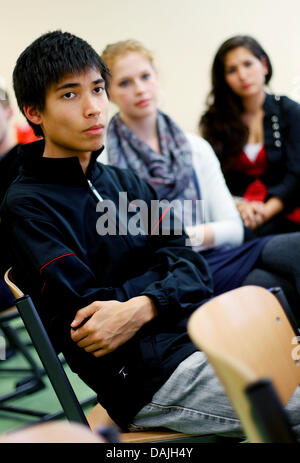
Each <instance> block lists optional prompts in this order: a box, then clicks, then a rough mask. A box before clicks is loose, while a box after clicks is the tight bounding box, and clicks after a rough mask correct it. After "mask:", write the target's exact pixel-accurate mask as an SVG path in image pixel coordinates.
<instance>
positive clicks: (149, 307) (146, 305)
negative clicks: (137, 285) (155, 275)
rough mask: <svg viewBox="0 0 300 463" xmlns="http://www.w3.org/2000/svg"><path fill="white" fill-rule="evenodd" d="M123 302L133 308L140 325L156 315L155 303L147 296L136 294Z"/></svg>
mask: <svg viewBox="0 0 300 463" xmlns="http://www.w3.org/2000/svg"><path fill="white" fill-rule="evenodd" d="M125 304H129V305H130V306H131V307H132V308H133V310H134V311H135V315H136V317H137V319H138V321H139V323H140V325H141V326H142V325H144V324H145V323H148V322H150V321H151V320H153V318H155V317H156V315H157V310H156V307H155V304H154V302H153V300H152V299H151V298H150V297H149V296H136V297H133V298H132V299H129V301H127V302H126V303H125Z"/></svg>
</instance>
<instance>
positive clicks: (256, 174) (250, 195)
mask: <svg viewBox="0 0 300 463" xmlns="http://www.w3.org/2000/svg"><path fill="white" fill-rule="evenodd" d="M267 164H268V160H267V153H266V149H265V147H264V146H262V148H261V149H260V151H259V153H258V155H257V157H256V159H255V160H254V161H251V159H249V158H248V156H247V155H246V153H245V151H242V152H241V153H240V154H239V155H238V157H237V159H236V161H235V163H234V168H235V170H237V171H240V172H244V173H245V174H247V175H250V176H252V177H253V182H251V183H250V184H249V185H248V187H247V188H246V190H245V192H244V194H243V198H245V199H247V200H248V201H265V199H266V196H267V192H268V189H267V187H266V185H265V184H264V183H263V182H262V181H261V180H260V177H261V176H262V175H263V174H264V172H265V171H266V169H267ZM286 217H287V218H288V219H290V220H292V221H293V222H297V223H300V207H298V208H296V209H294V210H293V211H292V212H289V213H288V214H286Z"/></svg>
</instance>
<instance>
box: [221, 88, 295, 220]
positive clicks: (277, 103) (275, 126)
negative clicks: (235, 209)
mask: <svg viewBox="0 0 300 463" xmlns="http://www.w3.org/2000/svg"><path fill="white" fill-rule="evenodd" d="M263 109H264V113H265V114H264V120H263V125H264V144H265V148H266V153H267V162H268V164H267V170H266V172H265V174H264V175H263V176H261V177H260V179H261V180H262V182H263V183H264V184H265V185H266V186H267V189H268V192H267V198H266V199H268V198H270V197H272V196H277V197H278V198H280V199H281V200H282V201H283V203H284V205H285V210H286V211H287V212H289V211H291V210H292V209H294V208H295V207H298V206H300V104H299V103H297V102H295V101H293V100H291V99H290V98H288V97H286V96H276V95H270V94H267V95H266V98H265V101H264V105H263ZM225 179H226V182H227V185H228V187H229V189H230V191H231V193H232V194H233V195H236V196H242V195H243V194H244V192H245V190H246V189H247V187H248V185H249V184H250V183H252V182H253V180H254V179H253V177H251V176H248V175H246V174H244V173H241V172H239V171H234V170H230V171H229V172H228V173H226V174H225Z"/></svg>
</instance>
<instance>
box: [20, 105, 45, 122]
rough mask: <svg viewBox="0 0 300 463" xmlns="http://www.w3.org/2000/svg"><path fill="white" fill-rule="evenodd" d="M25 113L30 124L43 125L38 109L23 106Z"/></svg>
mask: <svg viewBox="0 0 300 463" xmlns="http://www.w3.org/2000/svg"><path fill="white" fill-rule="evenodd" d="M23 111H24V114H25V116H26V117H27V119H28V120H29V121H30V122H32V123H33V124H36V125H41V123H42V118H41V113H40V111H39V110H38V109H36V108H34V107H33V106H23Z"/></svg>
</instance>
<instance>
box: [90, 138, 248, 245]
mask: <svg viewBox="0 0 300 463" xmlns="http://www.w3.org/2000/svg"><path fill="white" fill-rule="evenodd" d="M186 136H187V138H188V140H189V142H190V144H191V147H192V154H193V166H194V170H195V174H196V178H197V181H198V185H199V189H200V193H201V200H203V203H202V204H203V207H204V214H203V215H202V217H201V219H202V222H201V223H208V224H209V225H210V226H211V227H212V228H213V231H214V236H215V243H214V247H217V246H224V245H229V246H234V247H235V246H239V245H240V244H242V243H243V240H244V228H243V222H242V219H241V216H240V214H239V212H238V210H237V208H236V206H235V203H234V201H233V199H232V196H231V194H230V192H229V190H228V187H227V185H226V183H225V179H224V176H223V173H222V171H221V167H220V162H219V160H218V158H217V156H216V154H215V152H214V151H213V149H212V147H211V145H210V144H209V143H208V142H207V141H206V140H204V139H203V138H201V137H199V136H198V135H196V134H191V133H188V134H186ZM98 161H100V162H102V163H103V164H107V163H108V159H107V152H106V150H105V149H104V150H103V152H102V153H101V155H100V156H99V158H98ZM197 225H198V224H197ZM197 249H199V248H197Z"/></svg>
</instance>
